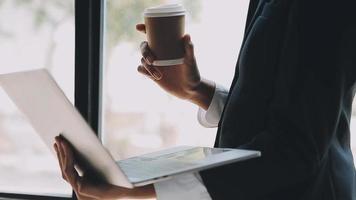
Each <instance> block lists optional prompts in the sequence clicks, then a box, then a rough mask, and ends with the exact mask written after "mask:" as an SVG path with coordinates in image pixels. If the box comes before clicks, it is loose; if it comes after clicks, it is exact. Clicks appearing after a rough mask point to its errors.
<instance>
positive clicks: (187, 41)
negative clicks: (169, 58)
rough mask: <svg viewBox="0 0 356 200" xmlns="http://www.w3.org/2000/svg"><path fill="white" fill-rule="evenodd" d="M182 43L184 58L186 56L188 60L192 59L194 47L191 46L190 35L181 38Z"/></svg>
mask: <svg viewBox="0 0 356 200" xmlns="http://www.w3.org/2000/svg"><path fill="white" fill-rule="evenodd" d="M183 41H184V50H185V54H186V56H188V58H192V57H194V46H193V43H192V40H191V37H190V35H188V34H187V35H185V36H184V37H183Z"/></svg>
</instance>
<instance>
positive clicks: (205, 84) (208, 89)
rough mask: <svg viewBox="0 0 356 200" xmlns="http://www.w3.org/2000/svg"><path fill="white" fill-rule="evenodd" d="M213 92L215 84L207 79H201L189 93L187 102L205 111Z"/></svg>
mask: <svg viewBox="0 0 356 200" xmlns="http://www.w3.org/2000/svg"><path fill="white" fill-rule="evenodd" d="M214 92H215V83H214V82H213V81H210V80H207V79H201V81H200V82H199V84H197V86H196V87H195V88H194V89H193V90H191V91H190V92H189V97H188V98H187V99H188V101H190V102H192V103H194V104H196V105H198V106H199V107H201V108H203V109H205V110H207V109H208V108H209V105H210V103H211V100H212V98H213V96H214Z"/></svg>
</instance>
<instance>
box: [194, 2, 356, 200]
mask: <svg viewBox="0 0 356 200" xmlns="http://www.w3.org/2000/svg"><path fill="white" fill-rule="evenodd" d="M355 10H356V6H355V1H354V0H338V1H331V0H269V1H268V0H251V1H250V8H249V14H248V20H247V25H246V31H245V38H244V41H243V45H242V48H241V51H240V57H239V61H238V63H237V67H236V73H235V77H234V79H233V83H232V86H231V88H230V93H229V96H228V100H227V103H226V105H225V108H224V112H223V114H222V117H221V120H220V124H219V129H218V134H217V138H216V145H215V146H216V147H229V148H244V149H256V150H260V151H261V152H262V157H261V158H258V159H253V160H249V161H245V162H240V163H236V164H231V165H228V166H223V167H219V168H216V169H212V170H207V171H204V172H202V173H201V176H202V178H203V181H204V183H205V185H206V187H207V189H208V191H209V193H210V195H211V196H212V198H213V199H218V200H230V199H236V200H252V199H258V200H265V199H271V200H294V199H296V200H297V199H298V200H302V199H303V200H304V199H305V200H331V199H334V200H356V175H355V174H356V173H355V166H354V162H353V157H352V153H351V150H350V130H349V124H350V119H351V107H352V100H353V97H354V94H355V91H356V84H355V82H356V16H355V14H356V11H355Z"/></svg>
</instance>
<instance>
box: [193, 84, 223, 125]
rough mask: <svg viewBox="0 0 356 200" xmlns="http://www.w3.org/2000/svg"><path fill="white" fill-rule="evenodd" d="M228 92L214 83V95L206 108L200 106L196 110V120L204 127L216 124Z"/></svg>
mask: <svg viewBox="0 0 356 200" xmlns="http://www.w3.org/2000/svg"><path fill="white" fill-rule="evenodd" d="M228 93H229V91H228V90H226V89H225V88H224V87H223V86H221V85H218V84H215V92H214V96H213V99H212V100H211V103H210V105H209V108H208V110H204V109H202V108H199V110H198V121H199V123H200V124H201V125H202V126H204V127H206V128H214V127H217V126H218V124H219V121H220V117H221V113H222V111H223V109H224V106H225V102H226V99H227V95H228Z"/></svg>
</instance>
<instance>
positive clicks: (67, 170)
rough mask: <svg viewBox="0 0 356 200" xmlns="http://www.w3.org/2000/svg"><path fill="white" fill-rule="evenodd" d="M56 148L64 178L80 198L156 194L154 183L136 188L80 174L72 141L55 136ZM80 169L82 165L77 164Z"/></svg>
mask: <svg viewBox="0 0 356 200" xmlns="http://www.w3.org/2000/svg"><path fill="white" fill-rule="evenodd" d="M55 141H56V142H55V144H54V149H55V151H56V153H57V157H58V162H59V166H60V168H61V172H62V176H63V179H64V180H66V181H67V182H68V183H69V184H70V185H71V186H72V188H73V190H74V192H75V193H76V195H77V197H78V199H80V200H82V199H83V200H84V199H101V200H105V199H121V198H152V197H154V196H155V190H154V188H153V186H152V185H147V186H143V187H139V188H134V189H127V188H123V187H118V186H115V185H111V184H109V183H107V182H99V183H98V182H94V181H92V180H93V179H92V177H89V175H88V174H86V173H85V171H84V173H83V176H80V175H79V174H78V172H77V171H76V169H75V166H77V165H78V163H77V162H76V160H75V157H74V149H73V148H72V146H71V145H70V143H69V142H68V141H67V140H66V139H65V138H63V137H61V136H57V137H56V138H55ZM77 167H79V168H80V169H83V168H81V166H77Z"/></svg>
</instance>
